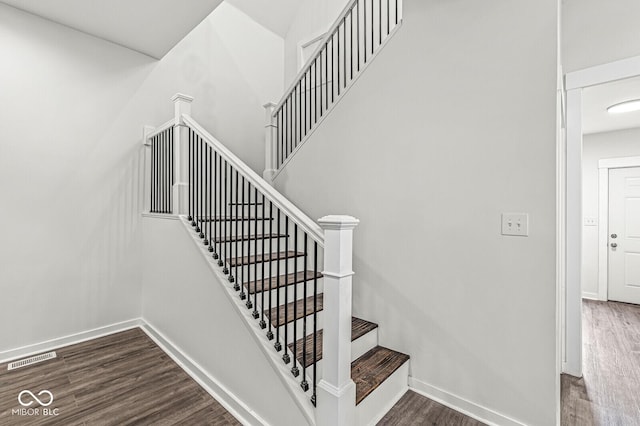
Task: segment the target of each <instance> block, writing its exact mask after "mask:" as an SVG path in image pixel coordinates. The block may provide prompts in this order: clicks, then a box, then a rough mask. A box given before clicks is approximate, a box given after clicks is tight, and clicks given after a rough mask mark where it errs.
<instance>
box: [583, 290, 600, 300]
mask: <svg viewBox="0 0 640 426" xmlns="http://www.w3.org/2000/svg"><path fill="white" fill-rule="evenodd" d="M582 298H583V299H587V300H600V296H599V295H598V293H592V292H590V291H583V292H582Z"/></svg>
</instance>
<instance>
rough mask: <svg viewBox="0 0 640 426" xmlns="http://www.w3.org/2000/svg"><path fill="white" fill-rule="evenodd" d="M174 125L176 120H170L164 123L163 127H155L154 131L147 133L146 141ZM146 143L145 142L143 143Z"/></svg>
mask: <svg viewBox="0 0 640 426" xmlns="http://www.w3.org/2000/svg"><path fill="white" fill-rule="evenodd" d="M175 124H176V120H175V119H173V118H172V119H171V120H169V121H167V122H166V123H164V124H163V125H161V126H160V127H157V128H155V129H153V131H152V132H151V133H149V134H148V135H146V137H147V140H149V139H151V138H152V137H154V136H157V135H159V134H160V133H162V132H164V131H165V130H167V129H169V128H171V127H173V126H174V125H175ZM145 142H146V141H145Z"/></svg>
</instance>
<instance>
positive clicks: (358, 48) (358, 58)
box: [356, 0, 360, 71]
mask: <svg viewBox="0 0 640 426" xmlns="http://www.w3.org/2000/svg"><path fill="white" fill-rule="evenodd" d="M356 8H357V9H358V14H357V15H356V51H357V60H358V66H357V67H356V68H357V70H358V71H360V0H358V1H357V2H356Z"/></svg>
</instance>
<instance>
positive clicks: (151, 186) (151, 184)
mask: <svg viewBox="0 0 640 426" xmlns="http://www.w3.org/2000/svg"><path fill="white" fill-rule="evenodd" d="M149 139H150V143H151V176H150V179H149V192H150V195H151V204H150V205H149V212H151V213H153V212H154V211H155V208H154V203H155V197H154V194H153V191H155V189H156V186H155V178H156V167H155V149H154V147H153V145H154V138H153V137H151V138H149Z"/></svg>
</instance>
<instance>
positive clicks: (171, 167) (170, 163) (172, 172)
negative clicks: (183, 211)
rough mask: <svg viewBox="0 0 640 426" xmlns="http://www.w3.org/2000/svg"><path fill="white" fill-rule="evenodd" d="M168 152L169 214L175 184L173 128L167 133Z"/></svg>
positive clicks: (171, 207) (171, 209)
mask: <svg viewBox="0 0 640 426" xmlns="http://www.w3.org/2000/svg"><path fill="white" fill-rule="evenodd" d="M169 145H170V146H169V152H170V153H171V158H170V160H169V168H170V170H171V184H170V185H169V210H170V212H171V213H173V202H174V200H173V184H174V183H175V176H174V173H175V171H174V170H173V159H174V152H173V127H172V128H171V130H170V133H169Z"/></svg>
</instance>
